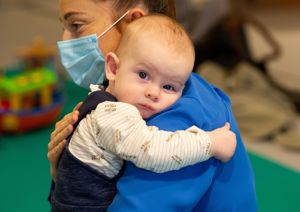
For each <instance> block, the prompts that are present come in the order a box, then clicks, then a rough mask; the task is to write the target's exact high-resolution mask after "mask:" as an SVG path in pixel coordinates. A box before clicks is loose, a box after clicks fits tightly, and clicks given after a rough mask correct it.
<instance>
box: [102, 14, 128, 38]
mask: <svg viewBox="0 0 300 212" xmlns="http://www.w3.org/2000/svg"><path fill="white" fill-rule="evenodd" d="M128 13H129V10H128V11H127V12H126V13H124V14H123V15H122V16H121V17H120V18H119V19H118V20H116V21H115V22H114V23H113V24H112V25H111V26H110V27H108V28H107V29H106V30H104V32H102V33H101V34H100V35H99V36H98V37H97V39H99V38H100V37H101V36H103V35H104V34H105V33H107V32H108V31H109V30H111V28H113V27H114V26H115V25H116V24H117V23H119V22H120V21H121V20H122V19H123V18H124V17H125V16H126V15H127V14H128Z"/></svg>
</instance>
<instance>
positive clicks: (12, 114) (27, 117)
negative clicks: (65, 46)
mask: <svg viewBox="0 0 300 212" xmlns="http://www.w3.org/2000/svg"><path fill="white" fill-rule="evenodd" d="M39 45H40V46H39V47H42V43H41V42H40V41H39ZM43 48H44V46H43ZM43 48H37V46H36V45H33V46H32V48H31V49H29V51H28V52H27V54H24V53H23V56H22V57H23V60H22V66H23V67H24V69H23V70H13V71H6V72H5V73H4V74H3V75H2V76H0V133H3V132H5V133H7V132H9V133H15V132H26V131H29V130H33V129H37V128H40V127H44V126H47V125H49V124H51V123H53V122H54V121H55V120H56V119H57V117H58V115H59V114H60V111H61V109H62V106H63V96H62V94H61V92H59V90H58V89H57V86H56V85H57V75H56V72H55V71H54V70H52V69H50V68H46V65H47V63H46V61H48V59H50V58H51V57H52V55H51V54H52V52H51V54H50V53H49V51H48V50H47V52H48V53H49V54H46V52H45V51H43ZM39 49H40V50H39ZM33 50H34V51H33ZM44 50H46V48H44ZM41 55H42V57H41ZM36 62H37V63H36ZM24 64H25V65H24Z"/></svg>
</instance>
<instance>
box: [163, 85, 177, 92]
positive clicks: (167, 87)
mask: <svg viewBox="0 0 300 212" xmlns="http://www.w3.org/2000/svg"><path fill="white" fill-rule="evenodd" d="M163 88H164V89H166V90H168V91H175V87H174V86H172V85H164V86H163Z"/></svg>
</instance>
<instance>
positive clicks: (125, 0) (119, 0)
mask: <svg viewBox="0 0 300 212" xmlns="http://www.w3.org/2000/svg"><path fill="white" fill-rule="evenodd" d="M139 4H143V5H144V6H145V7H146V8H147V9H148V11H149V13H159V14H163V15H166V16H169V17H170V18H172V19H176V7H175V2H174V0H114V2H113V6H114V7H115V8H116V9H117V11H121V12H124V11H126V10H128V9H130V8H132V7H134V6H137V5H139Z"/></svg>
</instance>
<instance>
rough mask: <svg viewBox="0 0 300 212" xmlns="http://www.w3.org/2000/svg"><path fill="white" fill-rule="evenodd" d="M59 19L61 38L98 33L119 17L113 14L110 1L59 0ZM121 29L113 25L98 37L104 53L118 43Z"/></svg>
mask: <svg viewBox="0 0 300 212" xmlns="http://www.w3.org/2000/svg"><path fill="white" fill-rule="evenodd" d="M59 6H60V9H59V10H60V14H59V15H60V20H61V22H62V24H63V27H64V29H63V35H62V39H63V40H69V39H73V38H78V37H82V36H86V35H91V34H97V35H100V34H101V33H102V32H103V31H105V30H106V29H107V28H108V27H110V26H111V25H112V24H113V23H114V22H115V21H116V20H117V19H118V18H119V17H115V16H114V13H113V12H114V11H113V7H112V6H111V1H99V2H98V3H95V1H93V0H60V2H59ZM120 38H121V30H120V29H118V28H117V27H113V28H112V29H111V30H110V31H108V32H107V33H105V34H104V35H103V36H102V37H100V38H99V48H100V49H101V51H102V53H103V54H104V55H105V54H106V53H108V52H111V51H115V50H116V48H117V46H118V45H119V41H120Z"/></svg>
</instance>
